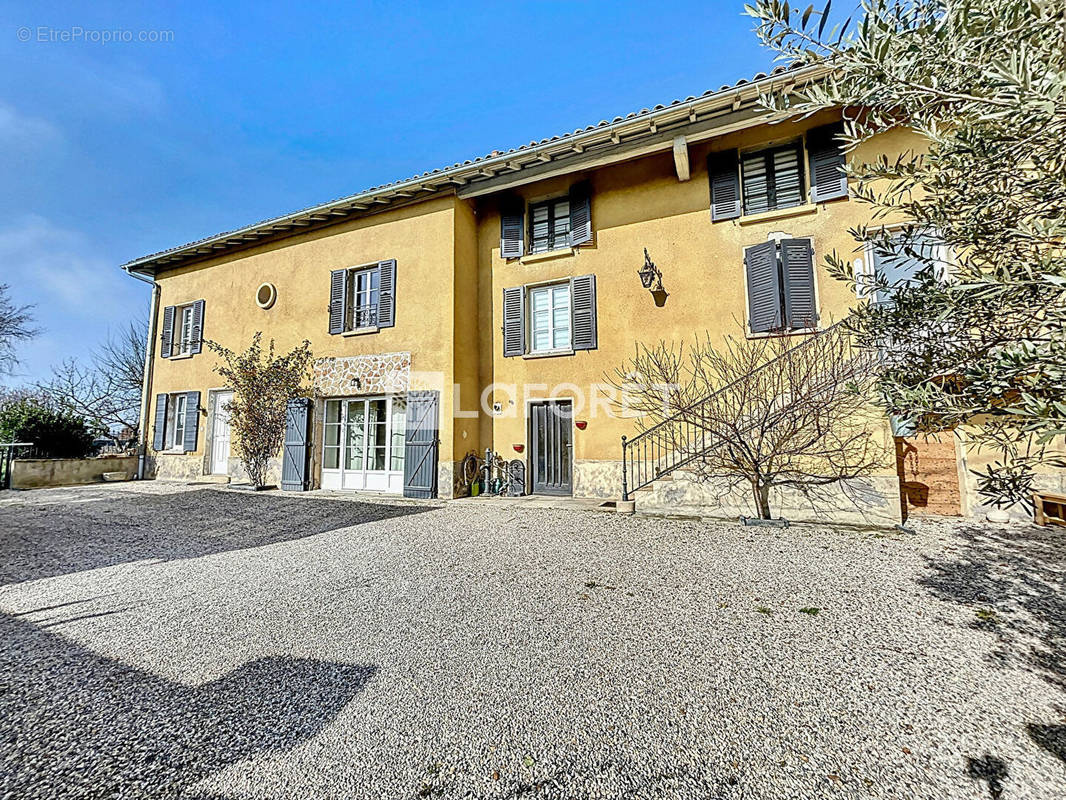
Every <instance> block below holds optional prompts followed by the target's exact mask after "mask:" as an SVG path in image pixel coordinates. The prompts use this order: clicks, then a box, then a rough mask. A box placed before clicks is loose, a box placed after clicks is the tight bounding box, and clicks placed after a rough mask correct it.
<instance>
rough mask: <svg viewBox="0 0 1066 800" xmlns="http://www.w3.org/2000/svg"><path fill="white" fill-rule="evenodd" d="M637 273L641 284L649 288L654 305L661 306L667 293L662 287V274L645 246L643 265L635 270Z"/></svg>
mask: <svg viewBox="0 0 1066 800" xmlns="http://www.w3.org/2000/svg"><path fill="white" fill-rule="evenodd" d="M637 274H638V275H639V276H640V283H641V285H642V286H643V287H644V288H645V289H650V290H651V296H652V298H653V299H654V300H655V305H657V306H659V307H660V308H662V306H663V305H664V304H665V303H666V298H667V297H669V293H668V292H667V291H666V289H664V288H663V274H662V272H661V271H660V270H659V268H658V267H657V266H655V262H654V261H652V260H651V256H649V255H648V248H647V247H645V248H644V266H643V267H641V268H640V269H639V270H637Z"/></svg>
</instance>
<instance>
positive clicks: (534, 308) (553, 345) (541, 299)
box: [529, 282, 571, 353]
mask: <svg viewBox="0 0 1066 800" xmlns="http://www.w3.org/2000/svg"><path fill="white" fill-rule="evenodd" d="M570 305H571V304H570V283H569V282H567V283H562V284H557V285H555V286H537V287H534V288H531V289H530V290H529V342H530V352H532V353H549V352H553V351H560V350H562V351H569V350H570V328H571V316H570Z"/></svg>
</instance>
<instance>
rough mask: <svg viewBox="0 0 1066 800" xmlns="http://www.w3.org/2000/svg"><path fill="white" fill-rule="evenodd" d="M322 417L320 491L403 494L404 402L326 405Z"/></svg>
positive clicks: (381, 399) (394, 397)
mask: <svg viewBox="0 0 1066 800" xmlns="http://www.w3.org/2000/svg"><path fill="white" fill-rule="evenodd" d="M325 412H326V413H325V419H324V422H323V443H322V488H323V489H372V490H375V491H384V492H396V493H400V492H402V491H403V459H404V434H405V431H406V422H407V400H406V398H405V397H403V396H402V395H392V396H388V397H359V398H343V399H336V400H327V401H326V408H325Z"/></svg>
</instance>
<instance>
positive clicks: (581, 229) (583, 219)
mask: <svg viewBox="0 0 1066 800" xmlns="http://www.w3.org/2000/svg"><path fill="white" fill-rule="evenodd" d="M591 241H592V203H591V201H590V199H589V187H588V184H587V183H579V184H577V185H575V186H572V187H571V188H570V245H571V246H572V247H579V246H580V245H583V244H588V243H589V242H591Z"/></svg>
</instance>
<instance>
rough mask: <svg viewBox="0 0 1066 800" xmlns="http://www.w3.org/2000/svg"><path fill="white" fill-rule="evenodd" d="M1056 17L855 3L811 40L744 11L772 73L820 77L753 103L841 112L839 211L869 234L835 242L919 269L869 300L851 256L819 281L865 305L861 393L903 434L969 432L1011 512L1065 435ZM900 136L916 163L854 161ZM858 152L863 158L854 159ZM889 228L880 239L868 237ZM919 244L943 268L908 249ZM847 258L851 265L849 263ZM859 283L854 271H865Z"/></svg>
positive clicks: (787, 13) (806, 30)
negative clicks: (844, 157)
mask: <svg viewBox="0 0 1066 800" xmlns="http://www.w3.org/2000/svg"><path fill="white" fill-rule="evenodd" d="M1064 9H1066V4H1064V3H1062V1H1061V0H965V1H963V2H954V0H864V2H863V3H862V5H861V8H860V9H859V10H858V11H857V13H856V15H855V16H854V18H851V19H848V20H847V21H845V22H844V23H842V24H840V25H831V24H829V23H828V20H829V15H830V12H831V9H830V6H829V4H828V3H827V4H826V6H825V7H824V8H822V9H821V10H818V9H816V8H814V7H808V8H806V9H799V8H795V7H791V6H789V4H788V3H786V2H780V0H758V2H756V3H754V4H753V5H750V6H747V13H748V14H749V15H751V16H752V17H754V18H755V19H756V20H757V21H758V22H757V27H756V31H757V33H758V36H759V37H760V39H761V40H762V42H763V43H764V44H766V45H768V46H769V47H771V48H773V49H774V50H776V51H777V53H778V56H779V59H781V60H784V61H786V62H788V63H790V64H797V65H800V66H810V65H819V64H821V65H826V66H828V67H829V68H830V72H829V74H828V76H827V77H826V78H825V79H824V80H822V81H820V82H817V83H814V84H812V85H810V86H809V87H807V88H805V89H803V90H802V91H801V92H800V93H798V94H797V95H795V96H792V97H786V98H781V97H777V98H772V97H765V98H764V99H763V102H764V103H765V104H766V105H767V106H769V107H771V108H775V109H777V110H785V109H788V110H791V111H794V112H796V114H797V115H804V114H809V113H813V112H814V111H815V110H818V109H821V108H825V107H829V106H835V107H843V108H844V109H845V118H846V124H845V130H844V135H843V139H844V142H845V145H846V147H847V148H848V149H849V151H850V156H851V157H850V158H849V163H848V166H847V172H848V173H849V178H850V179H851V182H852V184H851V185H852V187H853V188H852V196H853V197H854V198H857V199H858V200H859V201H860V202H863V203H866V204H868V205H869V206H870V207H871V208H872V212H873V213H872V217H871V218H872V222H871V224H869V225H867V226H861V227H858V228H856V229H854V230H853V231H852V233H853V235H854V237H855V239H856V240H857V242H858V243H859V246H860V248H861V246H862V244H863V243H867V245H866V246H867V247H872V248H873V250H874V252H875V256H876V258H877V259H879V260H881V261H882V263H884V262H887V261H891V260H892V259H893V258H895V257H898V256H899V255H900V254H901V253H902V254H904V255H905V256H906V257H909V258H911V259H915V260H917V261H919V262H921V264H922V267H923V268H922V269H921V270H920V271H919V272H918V274H917V275H916V276H914V277H913V278H912V279H911V280H910V281H909V282H906V283H904V284H901V285H898V286H894V287H892V286H887V285H886V284H887V279H884V278H876V277H874V278H871V277H870V275H869V270H868V269H866V270H864V273H865V275H864V274H860V275H855V274H854V272H855V270H854V267H853V265H854V261H853V259H855V258H856V253H843V254H841V253H832V254H830V255H829V256H827V258H826V261H827V264H828V267H829V269H830V270H831V271H832V272H833V273H834V275H836V276H837V277H839V278H841V279H843V280H848V281H851V280H858V281H860V282H866V283H867V284H868V285H867V287H866V288H867V289H868V290H870V291H872V290H876V289H879V290H881V291H882V292H883V291H885V290H888V289H891V290H892V294H891V301H890V302H887V303H870V304H862V305H861V306H860V307H859V308H858V309H857V310H856V314H855V317H854V319H855V324H854V329H855V331H856V333H857V334H858V336H859V337H860V340H861V342H862V343H863V344H864V345H865V346H867V347H870V348H877V349H879V350H880V351H881V352H882V353H883V356H884V360H883V371H882V373H881V376H880V379H879V381H878V388H879V390H880V392H879V393H880V396H881V400H882V402H883V404H884V406H885V408H886V410H887V411H888V412H890V413H891V414H894V415H896V416H898V417H901V418H904V419H906V420H909V421H910V422H911V423H912V424H913V425H914V427H915V428H916V429H917V430H918V431H937V430H951V429H956V428H958V427H959V426H963V425H966V424H967V423H971V422H974V421H983V422H984V423H986V424H982V425H981V426H979V427H977V428H975V430H976V433H975V434H974V443H975V444H976V445H978V446H982V447H994V448H995V449H996V450H997V451H998V452H1000V453H1001V454H1002V456H1001V458H1000V460H999V461H998V462H997V463H996V464H995V465H994V466H993V467H992V468H991V469H990V470H989V471H988V472H987V473H985V474H984V475H981V476H979V489H980V491H981V492H982V494H984V495H985V496H986V497H987V498H988V499H989V500H990V501H991V502H993V503H995V504H997V505H1012V504H1014V503H1016V502H1019V501H1026V500H1027V499H1028V495H1029V492H1030V490H1031V484H1032V468H1033V467H1034V466H1035V465H1036V464H1038V463H1040V462H1049V461H1051V462H1052V463H1058V462H1057V461H1056V460H1055V458H1054V455H1053V453H1054V449H1053V448H1052V449H1048V446H1049V445H1051V444H1052V443H1053V442H1061V441H1062V437H1063V436H1064V434H1066V247H1064V242H1066V147H1063V142H1064V141H1066V45H1064V42H1066V17H1064ZM902 126H909V127H910V128H912V129H914V130H915V131H916V132H917V133H918V134H920V135H921V136H922V137H924V139H925V141H926V143H927V145H928V147H927V149H923V150H920V151H919V150H915V151H908V152H904V153H902V154H901V155H899V156H898V157H885V156H878V157H876V159H873V160H868V161H867V160H863V159H862V158H859V157H858V154H857V153H856V152H855V150H856V148H858V147H860V146H861V144H862V143H863V142H866V141H867V140H869V139H871V138H872V137H873V136H875V135H877V134H879V133H883V132H885V131H889V130H891V129H893V128H897V127H902ZM871 150H876V148H871ZM889 222H893V223H894V222H902V223H903V226H902V229H901V230H899V231H898V233H894V235H892V236H891V238H890V234H889V232H887V231H886V230H885V228H884V226H885V224H886V223H889ZM931 232H935V236H936V238H938V239H939V240H941V241H943V242H944V243H945V244H946V245H947V248H948V252H949V253H950V254H951V257H950V266H949V269H948V270H947V271H948V273H949V276H948V277H947V278H945V277H944V276H943V275H942V274H940V273H941V269H940V267H941V265H940V264H938V263H937V262H938V260H939V259H940V258H941V256H940V254H938V253H935V252H933V251H932V250H931V249H930V248H928V247H926V246H924V242H925V240H926V238H927V237H928V236H929V235H930V233H931ZM857 252H861V250H860V249H859V248H857ZM867 266H868V265H867Z"/></svg>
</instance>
